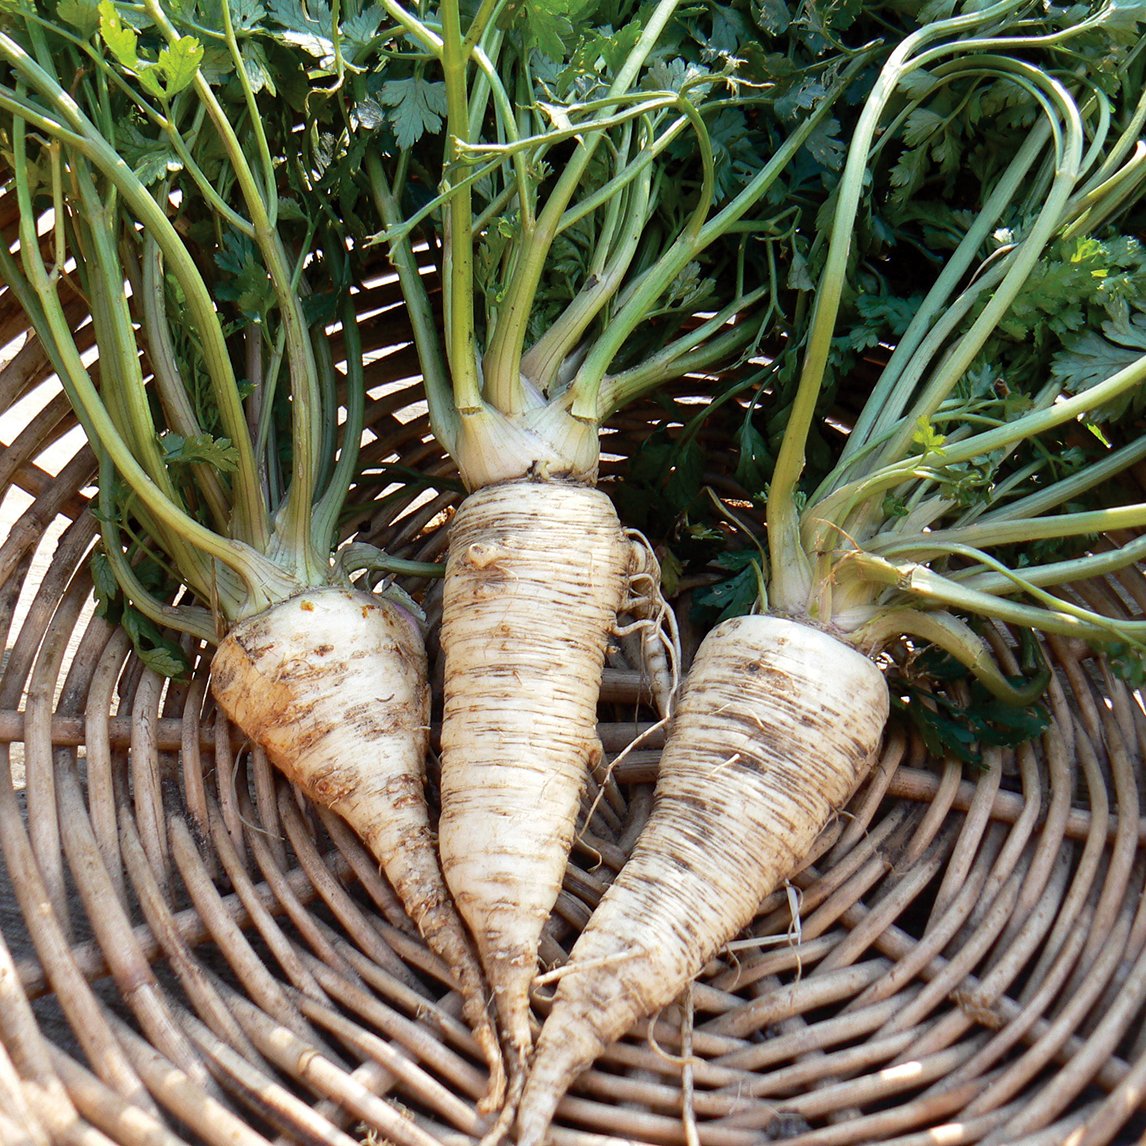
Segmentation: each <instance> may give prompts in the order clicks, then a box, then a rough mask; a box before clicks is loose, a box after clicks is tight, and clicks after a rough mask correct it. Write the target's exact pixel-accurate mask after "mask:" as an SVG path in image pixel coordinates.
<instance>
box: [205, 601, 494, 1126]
mask: <svg viewBox="0 0 1146 1146" xmlns="http://www.w3.org/2000/svg"><path fill="white" fill-rule="evenodd" d="M211 673H212V676H211V689H212V692H213V693H214V695H215V698H216V700H217V701H218V702H219V705H220V707H221V708H222V709H223V711H224V712H225V713H226V714H227V716H228V717H229V718H230V719H231V720H232V721H233V722H234V723H235V724H236V725H237V726H238V727H239V728H240V729H241V730H242V731H243V732H244V733H245V734H246V735H247V736H248V737H250V738H251V739H252V740H254V741H256V742H257V743H259V744H261V745H262V746H263V748H264V749H266V752H267V756H268V757H269V758H270V760H271V761H272V762H273V763H274V764H275V765H276V766H277V767H278V768H280V769H281V770H282V771H283V773H285V775H286V776H287V778H288V779H290V780H291V782H292V783H294V784H296V785H298V787H299V788H300V789H301V790H302V791H303V792H304V793H305V794H306V795H307V796H308V797H309V798H310V799H312V800H314V801H315V802H316V803H318V804H321V805H323V806H324V807H328V808H331V809H332V810H333V811H335V812H337V813H338V814H339V815H340V816H342V817H343V818H344V819H345V820H346V821H347V823H349V824H350V826H351V827H352V828H353V829H354V830H355V831H356V832H357V833H358V835H359V836H360V837H361V839H362V840H363V842H364V843H365V844H366V846H367V847H368V848H369V849H370V851H371V853H372V854H373V855H374V857H375V858H376V859H377V860H378V862H379V864H380V865H381V867H382V870H383V871H384V872H385V874H386V878H387V879H388V880H389V881H390V884H391V886H392V887H393V888H394V891H395V893H396V894H397V896H398V898H399V899H400V900H401V901H402V904H403V906H404V907H405V909H406V911H407V912H408V913H409V915H410V917H411V919H413V921H414V922H415V924H416V925H417V926H418V929H419V930H420V932H421V933H422V936H423V937H424V938H425V940H426V943H427V944H428V945H429V947H430V949H431V950H433V951H434V952H435V953H436V954H437V955H438V956H439V957H440V958H441V959H443V960H444V961H445V963H446V964H447V965H448V966H449V968H450V969H451V971H452V972H453V973H454V974H455V975H456V976H457V980H458V986H459V989H460V991H461V994H462V999H463V1009H464V1013H465V1016H466V1019H467V1021H468V1022H469V1024H470V1026H471V1027H472V1029H473V1031H474V1036H475V1038H476V1039H477V1041H478V1044H479V1046H480V1049H481V1052H482V1055H483V1057H484V1058H485V1060H486V1062H487V1064H488V1066H489V1070H490V1084H489V1088H488V1091H487V1093H486V1095H485V1097H484V1098H483V1100H482V1103H481V1106H482V1108H483V1109H494V1108H496V1107H498V1106H500V1105H501V1104H502V1102H503V1100H504V1093H505V1074H504V1064H503V1060H502V1056H501V1049H500V1046H499V1044H498V1040H497V1037H496V1035H495V1032H494V1029H493V1024H492V1022H491V1019H490V1016H489V1011H488V1008H487V1002H486V987H485V984H484V981H483V978H482V974H481V970H480V968H479V966H478V962H477V958H476V955H475V953H474V951H473V950H472V948H471V946H470V941H469V939H468V937H467V936H466V934H465V928H464V927H463V925H462V922H461V919H460V918H459V917H458V915H457V912H456V911H455V909H454V906H453V903H452V901H451V900H450V897H449V894H448V893H447V891H446V886H445V882H444V880H443V878H442V873H441V869H440V868H439V866H438V859H437V854H436V851H435V848H434V839H433V832H432V830H431V826H430V819H429V810H428V807H427V804H426V798H425V791H424V787H425V760H426V750H427V748H428V745H429V726H430V689H429V683H428V675H427V668H426V653H425V647H424V645H423V641H422V636H421V633H420V632H419V630H418V625H417V622H416V621H415V620H414V618H413V617H412V616H410V615H409V614H408V613H406V612H405V611H404V610H403V609H401V608H399V607H398V606H397V605H394V604H392V603H390V602H388V601H385V600H383V599H381V598H378V597H373V596H370V595H369V594H366V593H360V592H354V591H350V590H344V589H340V588H333V587H328V588H320V589H312V590H309V591H307V592H304V593H299V594H298V595H296V596H294V597H291V598H289V599H288V600H286V601H284V602H282V603H281V604H278V605H276V606H274V607H273V608H271V609H268V610H267V611H266V612H264V613H261V614H259V615H258V616H256V617H252V618H250V619H249V620H246V621H243V622H240V623H239V624H238V625H236V626H235V627H234V628H233V629H232V630H231V631H230V633H228V634H227V636H226V638H225V639H224V640H223V642H222V644H220V646H219V648H218V650H217V652H216V653H215V658H214V661H213V662H212V666H211Z"/></svg>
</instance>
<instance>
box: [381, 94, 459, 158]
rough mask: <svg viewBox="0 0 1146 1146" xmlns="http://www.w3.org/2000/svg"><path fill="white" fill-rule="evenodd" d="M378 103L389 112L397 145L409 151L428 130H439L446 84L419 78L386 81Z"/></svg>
mask: <svg viewBox="0 0 1146 1146" xmlns="http://www.w3.org/2000/svg"><path fill="white" fill-rule="evenodd" d="M378 102H379V103H380V104H382V105H383V106H384V107H386V108H389V109H390V110H389V112H388V117H389V120H390V124H391V126H392V127H393V128H394V135H395V136H396V137H397V139H398V146H399V147H401V148H407V149H408V148H411V147H413V146H414V144H415V143H417V142H418V140H419V139H421V138H422V136H423V135H425V134H426V132H427V131H428V132H430V133H431V134H433V133H435V132H437V131H438V130H440V128H441V126H442V120H443V119H445V116H446V85H445V84H444V83H442V82H440V81H436V80H435V81H431V80H426V79H423V78H422V77H421V76H411V77H410V78H409V79H405V80H387V81H386V83H384V84H383V85H382V87H381V88H380V89H379V92H378Z"/></svg>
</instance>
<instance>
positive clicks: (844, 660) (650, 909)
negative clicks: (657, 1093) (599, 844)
mask: <svg viewBox="0 0 1146 1146" xmlns="http://www.w3.org/2000/svg"><path fill="white" fill-rule="evenodd" d="M887 713H888V695H887V686H886V684H885V683H884V679H883V675H882V673H881V672H880V671H879V669H878V668H877V667H876V666H875V665H874V664H873V663H872V662H871V661H870V660H868V659H867V658H866V657H865V656H863V655H862V654H860V653H858V652H856V651H855V650H854V649H852V648H850V647H848V646H847V645H844V644H842V643H841V642H840V641H838V640H836V639H835V638H834V637H832V636H830V635H829V634H827V633H825V632H821V631H820V630H818V629H815V628H811V627H809V626H808V625H805V624H801V623H799V622H796V621H790V620H784V619H780V618H776V617H739V618H736V619H734V620H731V621H726V622H724V623H723V624H721V625H719V626H717V628H716V629H714V630H713V631H712V632H711V633H710V634H709V635H708V637H706V639H705V640H704V642H703V643H702V644H701V646H700V649H699V650H698V652H697V656H696V659H695V661H694V663H693V665H692V668H691V670H690V673H689V676H688V680H687V682H686V684H685V686H684V689H683V693H682V696H681V698H680V701H679V704H678V707H677V711H676V714H675V716H674V717H673V723H672V725H671V726H670V729H669V736H668V740H667V743H666V745H665V750H664V754H663V757H662V760H661V767H660V775H659V778H658V781H657V787H656V795H655V798H654V805H653V811H652V814H651V816H650V818H649V821H648V823H647V824H646V826H645V828H644V830H643V832H642V833H641V836H640V837H639V839H638V841H637V844H636V846H635V848H634V850H633V855H632V857H631V858H630V860H629V862H628V863H627V864H626V865H625V867H624V868H623V869H622V870H621V873H620V874H619V875H618V877H617V879H616V881H615V882H614V883H613V885H612V887H611V888H610V889H609V891H608V892H607V893H606V894H605V896H604V898H603V899H602V901H601V903H600V905H599V906H598V908H597V910H596V911H595V912H594V914H593V916H592V918H591V919H590V921H589V924H588V926H587V927H586V929H585V931H584V932H583V934H582V935H581V937H580V939H578V941H577V943H576V945H575V946H574V948H573V951H572V953H571V955H570V958H569V964H568V970H567V971H566V973H565V974H564V975H563V976H562V978H561V981H560V985H559V986H558V988H557V993H556V996H555V999H554V1003H553V1008H552V1011H551V1012H550V1015H549V1017H548V1018H547V1019H546V1022H545V1025H544V1027H543V1028H542V1031H541V1036H540V1038H539V1039H538V1043H537V1050H536V1054H535V1056H534V1060H533V1064H532V1067H531V1070H530V1074H529V1078H528V1080H527V1083H526V1086H525V1091H524V1094H523V1096H522V1100H521V1105H520V1109H519V1112H518V1122H517V1126H518V1146H538V1144H539V1143H541V1142H542V1141H543V1139H544V1137H545V1134H546V1132H547V1130H548V1127H549V1123H550V1121H551V1119H552V1117H553V1114H554V1112H555V1111H556V1109H557V1105H558V1103H559V1102H560V1100H561V1097H562V1096H563V1095H564V1093H565V1091H566V1090H567V1089H568V1087H569V1085H570V1084H571V1083H572V1081H573V1080H574V1079H575V1078H576V1076H577V1075H578V1074H580V1073H581V1071H582V1070H584V1069H585V1068H586V1067H587V1066H589V1065H590V1064H591V1063H592V1062H593V1060H594V1059H595V1058H596V1057H597V1056H598V1054H600V1053H601V1051H602V1050H603V1049H604V1048H605V1047H606V1046H607V1045H608V1044H609V1043H611V1042H613V1041H614V1040H616V1039H618V1038H620V1037H621V1036H622V1035H623V1034H624V1033H625V1032H626V1031H628V1030H629V1029H630V1028H631V1027H632V1026H633V1024H634V1023H635V1022H636V1021H637V1020H638V1019H640V1018H644V1017H647V1016H650V1015H652V1014H655V1013H656V1012H657V1011H658V1010H659V1009H660V1008H662V1007H664V1006H666V1005H667V1004H668V1003H670V1002H672V1000H673V999H674V998H676V996H677V995H678V994H679V993H680V992H681V991H682V990H683V989H684V987H685V986H686V985H687V984H688V983H689V982H690V981H691V980H692V979H693V977H694V976H696V975H697V974H698V973H699V972H700V970H701V969H702V968H703V967H704V965H705V963H706V962H708V960H709V959H711V958H712V956H713V955H715V954H716V952H717V951H718V950H719V949H720V947H721V945H722V944H724V943H726V942H727V941H728V940H730V939H731V938H732V937H733V936H734V935H736V933H737V932H738V931H740V930H741V929H742V928H743V927H745V926H746V925H747V924H748V923H749V922H750V921H751V919H752V917H753V915H754V914H755V912H756V909H757V907H758V906H759V904H760V901H761V900H762V899H763V898H764V897H765V896H766V895H767V894H769V893H770V892H771V891H773V890H774V889H775V888H776V887H778V886H780V885H781V884H782V883H783V882H784V880H785V879H787V878H788V877H789V876H791V875H792V874H793V873H794V872H795V871H796V870H797V869H798V868H799V866H800V864H801V861H802V859H803V857H804V856H806V855H807V853H808V851H809V850H810V849H811V847H812V844H813V843H814V841H815V839H816V836H817V835H818V834H819V833H820V831H821V830H822V829H823V828H824V827H825V825H826V824H827V823H828V821H829V819H830V818H831V816H832V815H833V813H834V812H835V811H836V810H837V809H839V808H841V807H842V806H843V805H844V804H845V803H846V802H847V800H848V798H849V796H850V795H851V793H852V792H853V791H854V790H855V788H856V786H857V785H858V783H859V781H860V780H861V779H862V777H863V775H864V773H865V771H866V767H867V765H868V762H869V761H870V760H871V758H872V757H873V756H874V754H875V752H876V750H877V749H878V747H879V743H880V740H881V737H882V733H883V728H884V724H885V722H886V720H887ZM582 967H583V968H584V969H581V968H582Z"/></svg>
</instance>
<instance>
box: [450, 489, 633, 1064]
mask: <svg viewBox="0 0 1146 1146" xmlns="http://www.w3.org/2000/svg"><path fill="white" fill-rule="evenodd" d="M633 554H634V550H633V547H632V545H631V543H630V542H629V541H628V539H627V538H626V536H625V534H624V532H623V531H622V530H621V527H620V525H619V524H618V521H617V516H616V513H615V511H614V510H613V507H612V504H611V502H610V501H609V499H608V497H607V496H606V495H605V494H603V493H601V492H600V491H598V490H595V489H592V488H590V487H588V486H584V485H579V484H576V483H574V482H569V481H530V480H520V481H513V482H505V483H502V484H500V485H493V486H486V487H485V488H483V489H480V490H477V491H476V492H475V493H472V494H471V495H470V496H469V497H468V498H467V499H466V501H465V502H464V503H463V504H462V507H461V508H460V509H459V511H458V514H457V516H456V517H455V519H454V521H453V523H452V525H451V527H450V550H449V559H448V561H447V564H446V583H445V594H444V599H443V621H442V648H443V651H444V653H445V708H444V712H443V723H442V818H441V825H440V829H439V830H440V847H441V856H442V867H443V870H444V871H445V875H446V882H447V883H448V884H449V887H450V890H451V891H452V892H453V895H454V898H455V900H456V902H457V905H458V910H459V911H460V912H461V914H462V916H463V918H464V919H465V921H466V923H467V924H468V925H469V927H470V930H471V932H472V933H473V935H474V938H475V940H476V942H477V947H478V952H479V954H480V956H481V960H482V965H483V967H484V968H485V972H486V975H487V977H488V979H489V981H490V984H491V986H492V987H493V991H494V1002H495V1005H496V1008H497V1014H498V1017H499V1020H500V1022H501V1024H502V1027H503V1031H504V1034H505V1035H506V1037H507V1040H508V1042H509V1053H510V1056H511V1060H510V1064H509V1067H510V1071H511V1072H513V1071H514V1070H515V1068H516V1067H517V1066H518V1065H520V1064H522V1063H523V1062H524V1060H525V1058H526V1056H527V1054H528V1052H529V1050H530V1047H531V1045H532V1036H531V1033H530V1026H529V986H530V982H531V980H532V979H533V977H534V974H535V973H536V969H537V947H538V942H539V939H540V936H541V928H542V925H543V924H544V923H545V921H546V919H547V918H548V916H549V912H550V910H551V908H552V907H553V904H554V902H555V901H556V899H557V893H558V891H559V890H560V887H561V880H562V876H563V874H564V871H565V863H566V858H567V857H568V854H569V850H570V847H571V844H572V840H573V832H574V821H575V818H576V814H577V808H578V804H579V799H580V795H581V791H582V788H583V786H584V784H585V780H586V775H587V772H588V769H589V768H590V766H591V765H592V763H593V762H594V760H595V759H596V758H597V757H598V755H599V753H600V751H601V749H600V744H599V741H598V739H597V732H596V722H597V712H596V709H597V697H598V693H599V691H600V680H601V670H602V668H603V665H604V659H605V649H606V645H607V643H608V640H609V634H610V631H611V629H612V628H613V626H614V625H615V621H616V615H617V612H618V610H619V609H620V608H621V606H622V604H623V602H624V599H625V593H626V584H627V578H628V574H629V570H630V564H631V561H632V559H633Z"/></svg>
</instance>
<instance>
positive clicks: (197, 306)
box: [0, 32, 268, 548]
mask: <svg viewBox="0 0 1146 1146" xmlns="http://www.w3.org/2000/svg"><path fill="white" fill-rule="evenodd" d="M0 59H4V60H6V61H7V62H8V64H9V65H10V66H11V67H12V68H13V70H14V71H16V72H17V74H19V75H21V76H22V77H23V78H24V79H25V80H27V82H28V84H29V86H30V87H32V88H33V89H35V90H36V91H38V92H39V94H40V95H42V96H43V97H44V98H45V99H47V101H48V103H49V105H50V106H51V107H53V108H55V109H57V110H58V111H59V112H60V113H61V114H62V118H63V122H60V121H58V120H53V119H52V118H51V116H50V113H49V112H47V111H44V110H40V111H29V110H28V109H27V105H26V104H23V102H22V101H20V100H19V99H16V98H12V97H11V96H10V94H9V90H7V89H4V88H2V87H0V107H4V108H6V109H7V110H10V111H14V112H15V113H16V114H17V115H19V116H21V117H22V118H23V119H24V120H26V121H27V122H28V123H29V124H34V125H35V126H36V127H37V128H39V130H41V131H43V132H44V133H45V134H47V135H50V136H52V137H53V138H56V139H59V140H60V141H61V142H63V143H65V144H66V145H67V146H68V147H69V148H73V149H74V150H75V151H77V152H78V153H80V154H82V155H84V156H85V157H86V158H87V159H88V160H89V161H90V162H91V163H92V164H93V165H94V166H95V167H97V168H98V169H99V170H100V172H101V173H102V174H103V175H104V176H105V177H106V178H107V179H108V180H109V181H110V182H112V183H113V184H114V185H115V187H116V189H117V190H118V191H119V193H120V194H121V195H122V196H123V199H124V202H125V204H127V206H129V207H130V209H131V210H132V211H133V212H134V213H135V214H136V217H137V218H138V219H139V220H140V223H141V224H142V226H143V228H144V229H145V230H146V231H148V233H150V234H152V235H154V236H155V239H156V242H157V243H158V244H159V247H160V249H161V250H162V252H163V257H164V260H165V263H166V265H167V270H168V272H169V273H170V274H172V275H173V276H174V277H175V278H176V280H177V281H178V282H179V285H180V287H181V288H182V289H183V292H184V295H185V297H186V300H187V308H188V312H189V317H190V319H191V321H192V322H193V323H195V325H196V328H197V329H198V330H200V331H201V332H202V334H201V337H202V340H203V341H202V349H203V357H204V364H205V366H206V369H207V372H208V375H209V377H210V378H211V381H212V387H213V388H212V394H213V397H214V399H215V402H216V404H217V407H218V410H219V416H220V420H221V422H222V424H223V429H224V431H225V433H226V434H227V436H228V437H229V438H230V439H231V440H232V441H233V442H234V443H235V445H236V447H237V449H238V465H237V473H236V477H235V484H236V499H235V502H236V504H235V523H234V528H235V530H236V532H237V535H238V536H240V537H242V538H244V539H245V540H247V541H249V542H250V543H251V544H252V545H253V546H254V547H255V548H259V547H261V545H262V544H264V543H265V540H266V537H267V535H268V526H267V522H266V514H265V510H264V507H263V503H262V494H261V491H260V489H259V486H258V480H257V475H256V467H255V461H254V454H253V451H252V450H251V447H250V443H249V441H248V439H247V438H246V435H245V433H244V428H245V425H246V421H245V418H244V416H243V411H242V407H241V405H240V404H239V401H238V397H237V395H238V385H237V382H236V380H235V375H234V370H233V368H232V366H231V361H230V357H229V354H228V351H227V347H226V343H225V342H224V340H223V336H222V331H221V330H220V329H219V324H218V321H217V318H216V314H215V306H214V301H213V300H212V299H211V297H210V294H209V293H208V291H207V289H206V287H205V285H204V284H203V280H202V278H201V276H200V275H199V272H198V268H197V267H196V266H195V263H194V260H193V259H192V258H191V257H190V255H189V254H188V253H187V249H186V247H185V246H184V245H183V242H182V240H181V239H180V238H179V236H178V234H177V233H176V232H175V230H174V228H173V227H172V225H171V222H170V220H169V219H168V218H167V216H166V214H165V213H164V212H163V210H162V209H161V208H160V206H159V205H158V204H157V203H156V202H155V200H154V199H153V198H152V197H151V195H149V194H148V193H147V190H146V188H144V187H143V186H142V185H141V184H140V183H139V181H138V179H136V178H135V175H134V174H133V173H132V172H131V170H130V169H129V168H128V167H127V165H126V164H125V163H124V162H123V160H122V159H121V158H120V157H119V156H118V155H117V154H116V153H115V152H114V151H113V150H112V149H111V148H110V147H109V146H108V144H107V142H106V140H104V139H103V137H102V136H101V135H100V134H99V133H98V132H97V131H96V130H95V128H94V127H93V126H92V125H91V123H90V122H89V121H88V120H87V119H86V117H84V115H83V114H82V112H80V110H79V108H78V106H77V105H76V104H75V101H74V100H72V99H71V98H70V97H69V96H68V95H67V94H66V93H65V92H63V91H62V89H60V87H59V86H58V85H57V84H56V83H55V82H54V81H53V80H52V79H51V77H50V76H49V75H48V74H47V72H45V71H44V69H43V68H41V67H40V66H39V65H38V64H37V63H36V62H35V61H34V60H33V59H32V58H31V57H30V56H29V55H28V54H27V53H26V52H25V51H24V50H23V48H21V47H20V45H19V44H17V43H16V42H15V41H14V40H12V39H11V37H10V36H8V35H7V34H6V33H3V32H0Z"/></svg>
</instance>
